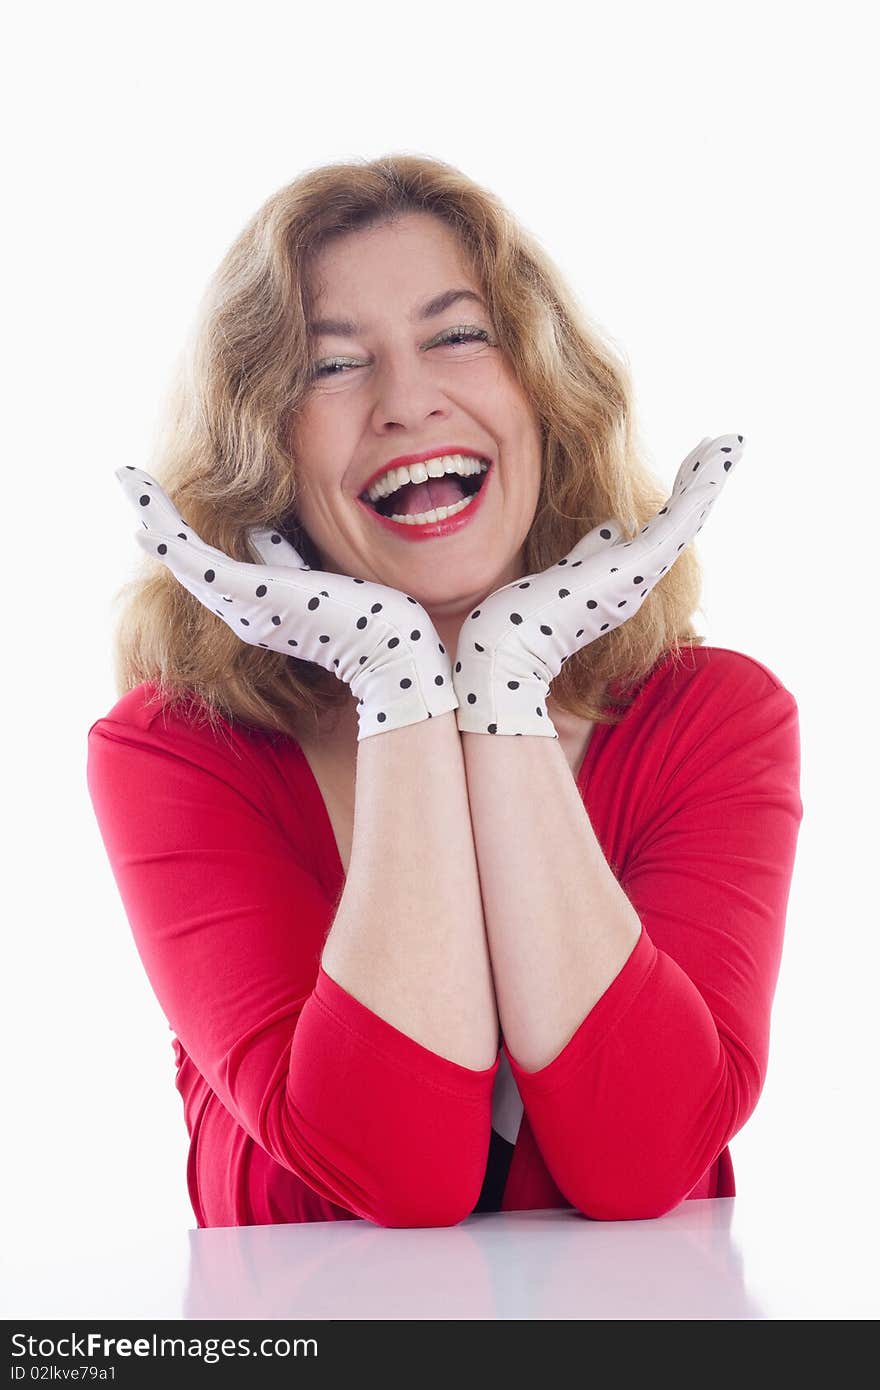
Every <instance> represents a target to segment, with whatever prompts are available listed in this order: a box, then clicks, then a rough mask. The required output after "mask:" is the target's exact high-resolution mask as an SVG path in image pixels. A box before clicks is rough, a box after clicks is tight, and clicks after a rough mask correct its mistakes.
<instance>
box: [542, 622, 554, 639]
mask: <svg viewBox="0 0 880 1390" xmlns="http://www.w3.org/2000/svg"><path fill="white" fill-rule="evenodd" d="M541 631H542V632H543V634H544V636H545V637H552V636H553V629H552V627H548V626H547V624H546V623H542V624H541Z"/></svg>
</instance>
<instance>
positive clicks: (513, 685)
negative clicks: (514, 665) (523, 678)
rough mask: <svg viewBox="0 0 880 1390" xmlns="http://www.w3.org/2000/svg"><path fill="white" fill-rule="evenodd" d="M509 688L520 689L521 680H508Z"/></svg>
mask: <svg viewBox="0 0 880 1390" xmlns="http://www.w3.org/2000/svg"><path fill="white" fill-rule="evenodd" d="M507 689H508V690H519V681H508V682H507Z"/></svg>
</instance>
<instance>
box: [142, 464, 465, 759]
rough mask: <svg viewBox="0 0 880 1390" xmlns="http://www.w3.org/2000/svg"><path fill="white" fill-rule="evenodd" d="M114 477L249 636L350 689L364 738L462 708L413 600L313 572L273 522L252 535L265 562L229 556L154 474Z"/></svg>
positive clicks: (182, 568)
mask: <svg viewBox="0 0 880 1390" xmlns="http://www.w3.org/2000/svg"><path fill="white" fill-rule="evenodd" d="M116 477H117V478H118V480H119V482H120V483H121V484H122V487H123V489H124V490H125V493H126V495H127V496H128V497H129V499H130V500H131V502H132V503H133V504H134V506H135V507H136V509H137V511H138V513H139V515H140V518H141V522H142V524H143V530H141V531H136V532H135V540H136V541H137V543H138V545H139V546H140V547H141V549H142V550H144V551H146V553H147V554H148V555H151V556H152V557H153V558H154V559H158V560H160V561H161V562H162V563H163V564H165V565H167V567H168V568H169V569H170V570H171V572H172V574H173V575H174V577H175V578H176V579H177V580H179V582H180V583H181V584H182V585H183V587H184V588H185V589H188V590H189V592H190V593H191V594H192V595H193V596H194V597H195V598H197V599H198V600H199V602H200V603H202V604H204V606H205V607H206V608H209V609H210V610H211V612H212V613H215V614H216V615H217V617H218V618H221V619H222V620H223V622H225V623H226V624H227V625H228V626H229V627H230V628H231V629H232V631H233V632H234V633H235V634H236V635H237V636H238V637H240V638H241V640H242V641H243V642H248V643H249V644H250V645H252V646H257V647H270V648H271V649H272V650H273V651H277V652H283V653H284V655H285V656H296V657H299V658H300V659H301V660H303V661H314V662H317V664H318V665H319V666H323V667H324V668H325V669H326V670H327V671H330V672H331V673H332V674H333V675H334V676H337V677H338V678H339V680H341V681H344V682H345V684H346V685H348V686H350V687H351V691H352V694H353V695H354V696H355V697H356V698H357V701H358V742H360V740H361V739H363V738H368V737H369V736H370V735H371V734H381V733H388V732H389V731H390V730H391V729H399V728H402V727H403V726H404V725H406V724H418V723H420V722H421V721H422V720H423V719H430V718H432V717H434V716H436V715H440V714H448V713H450V712H451V711H452V710H454V709H456V707H457V705H458V701H457V699H456V695H455V688H454V686H453V683H452V672H451V669H450V660H449V656H448V654H447V652H446V649H445V647H444V646H443V644H442V643H441V641H440V638H439V637H438V635H437V630H436V628H435V627H434V624H433V623H432V621H431V619H430V618H429V616H428V614H427V612H426V611H425V609H424V608H423V607H422V606H421V604H419V603H417V602H416V600H415V599H414V598H410V597H409V595H408V594H402V593H400V591H399V590H397V589H392V588H389V587H388V586H387V585H385V584H373V583H371V582H370V581H368V580H366V579H353V578H352V577H351V576H349V575H345V574H331V573H328V572H327V571H325V570H313V569H311V568H310V566H309V565H307V564H306V563H305V561H304V560H303V559H302V557H301V556H300V555H299V553H298V552H297V551H296V550H295V549H294V547H293V546H292V545H290V544H289V542H288V541H286V540H285V539H284V537H283V536H281V535H279V533H278V532H277V531H275V530H273V529H272V528H271V527H268V528H259V527H255V528H253V529H252V530H251V531H249V532H248V541H249V542H250V544H251V546H252V547H253V549H254V550H255V551H256V553H257V554H258V555H259V556H260V557H261V559H262V561H263V563H262V564H248V563H247V562H245V561H240V560H233V559H231V558H230V556H228V555H226V554H224V552H223V551H222V550H217V549H215V547H214V546H210V545H206V544H205V542H204V541H203V540H201V539H200V538H199V536H197V535H196V533H195V531H193V530H192V528H191V527H190V526H188V525H187V523H186V522H185V521H184V520H183V518H182V517H181V516H180V515H179V513H178V512H177V510H176V508H175V507H174V506H173V505H172V503H171V500H170V498H169V497H167V496H166V494H165V493H164V492H163V490H162V488H161V487H160V486H159V484H158V483H157V482H156V480H155V478H151V477H150V475H149V473H144V472H142V471H141V470H140V469H138V468H133V467H130V466H126V467H123V468H118V469H117V470H116Z"/></svg>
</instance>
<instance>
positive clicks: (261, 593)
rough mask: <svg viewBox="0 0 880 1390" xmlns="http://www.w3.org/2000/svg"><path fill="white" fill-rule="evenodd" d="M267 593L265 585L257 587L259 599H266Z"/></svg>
mask: <svg viewBox="0 0 880 1390" xmlns="http://www.w3.org/2000/svg"><path fill="white" fill-rule="evenodd" d="M266 593H267V589H266V585H265V584H260V585H258V586H257V598H265V596H266Z"/></svg>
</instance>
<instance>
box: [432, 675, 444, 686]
mask: <svg viewBox="0 0 880 1390" xmlns="http://www.w3.org/2000/svg"><path fill="white" fill-rule="evenodd" d="M434 684H435V685H442V684H443V677H442V676H435V677H434Z"/></svg>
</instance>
